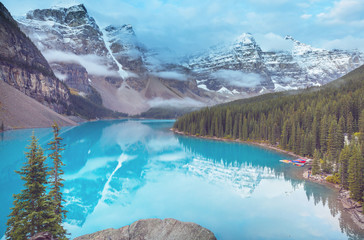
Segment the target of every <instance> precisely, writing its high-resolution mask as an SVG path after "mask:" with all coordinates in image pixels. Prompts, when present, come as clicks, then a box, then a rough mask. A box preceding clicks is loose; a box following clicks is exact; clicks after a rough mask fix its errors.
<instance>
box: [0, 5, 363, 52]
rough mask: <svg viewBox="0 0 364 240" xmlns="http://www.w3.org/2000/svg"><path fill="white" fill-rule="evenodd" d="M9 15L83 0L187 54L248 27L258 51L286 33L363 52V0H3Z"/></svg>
mask: <svg viewBox="0 0 364 240" xmlns="http://www.w3.org/2000/svg"><path fill="white" fill-rule="evenodd" d="M2 2H3V4H4V5H5V7H7V8H8V9H9V11H10V13H11V14H12V15H15V16H20V15H24V14H25V13H26V12H27V11H29V10H32V9H36V8H49V7H51V6H54V5H62V6H67V5H68V6H70V5H71V4H77V3H83V4H84V5H85V6H86V8H87V9H88V11H89V14H90V15H91V16H93V17H94V18H95V19H96V21H97V23H98V24H99V25H100V27H105V26H107V25H109V24H126V23H129V24H132V26H133V28H134V30H135V32H136V34H137V36H138V38H139V39H140V41H141V42H143V43H144V44H145V45H147V46H149V47H167V48H169V49H171V50H174V51H176V52H177V53H191V52H194V51H197V50H200V49H203V48H206V47H208V46H210V45H212V44H217V43H220V42H224V41H232V40H233V39H234V38H235V37H237V36H238V35H240V34H242V33H244V32H250V33H252V34H253V36H254V37H255V38H256V40H257V42H258V44H260V45H261V47H262V48H263V50H272V49H285V48H287V46H288V44H287V41H285V40H283V38H284V36H285V35H291V36H293V37H294V38H295V39H297V40H299V41H301V42H304V43H307V44H310V45H313V46H314V47H321V48H326V49H332V48H340V49H353V48H359V49H360V50H362V51H364V0H337V1H332V0H84V1H82V0H53V1H52V0H3V1H2Z"/></svg>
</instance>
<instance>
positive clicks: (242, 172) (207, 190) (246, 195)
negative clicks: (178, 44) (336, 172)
mask: <svg viewBox="0 0 364 240" xmlns="http://www.w3.org/2000/svg"><path fill="white" fill-rule="evenodd" d="M172 125H173V121H162V120H113V121H97V122H89V123H85V124H82V125H80V126H77V127H66V128H62V131H61V136H62V137H63V138H64V141H63V142H64V143H65V144H66V150H65V151H64V152H63V160H64V162H65V164H66V166H65V167H64V171H65V176H64V178H65V179H66V181H65V187H64V197H65V199H66V201H67V202H66V204H65V206H66V210H68V214H67V221H66V222H65V227H66V228H67V230H68V232H69V233H71V237H72V238H74V237H77V236H79V235H82V234H87V233H92V232H95V231H98V230H102V229H106V228H111V227H112V228H120V227H122V226H124V225H128V224H130V223H132V222H134V221H136V220H139V219H144V218H176V219H179V220H181V221H191V222H195V223H198V224H200V225H202V226H203V227H206V228H208V229H210V230H211V231H212V232H214V233H215V235H216V237H217V238H218V239H223V240H228V239H348V238H354V239H355V238H357V239H360V238H361V237H363V235H362V232H361V231H360V230H358V229H357V228H356V226H355V225H354V224H353V222H352V220H351V219H350V217H349V216H348V215H347V213H346V212H345V211H343V210H342V208H341V206H340V204H339V203H338V201H337V200H336V197H337V195H336V193H335V192H334V191H333V190H331V189H329V188H326V187H324V186H321V185H318V184H314V183H311V182H307V181H304V180H301V179H299V178H297V177H295V176H296V175H297V171H298V168H297V167H294V166H291V165H287V164H284V163H280V162H279V160H280V159H284V158H289V156H287V155H283V154H281V153H277V152H274V151H271V150H266V149H263V148H260V147H257V146H252V145H247V144H238V143H228V142H219V141H211V140H203V139H196V138H190V137H185V136H180V135H175V134H173V133H172V132H171V131H169V128H170V127H171V126H172ZM34 131H35V135H36V136H37V137H38V139H39V142H40V143H41V144H42V146H43V147H44V148H46V147H47V145H46V143H47V142H49V141H50V140H51V138H52V132H51V129H49V128H45V129H35V130H34ZM32 132H33V130H16V131H8V132H5V133H0V192H1V198H0V237H1V236H3V234H4V232H5V229H6V219H7V215H8V214H9V213H10V209H9V208H10V207H11V206H12V201H13V199H12V194H14V193H18V192H19V191H20V190H21V188H22V182H21V180H20V178H19V176H18V175H17V174H15V173H14V170H18V169H20V168H21V166H22V164H23V162H24V152H25V151H26V149H25V147H26V146H27V145H28V143H29V139H30V136H31V134H32Z"/></svg>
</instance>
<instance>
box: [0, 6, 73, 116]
mask: <svg viewBox="0 0 364 240" xmlns="http://www.w3.org/2000/svg"><path fill="white" fill-rule="evenodd" d="M0 81H4V82H6V83H7V84H9V85H11V86H13V87H14V88H16V89H18V90H19V91H21V92H23V93H25V94H26V95H27V96H30V97H32V98H34V99H36V100H37V101H39V102H41V103H42V104H44V105H46V106H49V107H50V108H51V109H53V110H55V111H56V112H58V113H64V112H66V110H67V105H68V104H69V90H68V88H67V87H66V86H65V85H64V84H63V83H62V82H61V81H59V80H58V79H57V78H56V77H55V75H54V73H53V71H52V69H51V67H50V66H49V64H48V62H47V61H46V59H45V58H44V57H43V55H42V54H41V52H40V51H39V50H38V49H37V47H36V46H35V45H34V44H33V42H32V41H31V40H30V39H29V38H28V37H27V36H26V35H25V34H24V33H23V32H22V31H21V30H20V29H19V26H18V24H17V22H16V21H15V20H14V19H13V18H12V16H11V15H10V13H9V12H8V10H7V9H6V8H5V7H4V5H3V4H2V3H0Z"/></svg>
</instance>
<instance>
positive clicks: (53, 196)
mask: <svg viewBox="0 0 364 240" xmlns="http://www.w3.org/2000/svg"><path fill="white" fill-rule="evenodd" d="M52 128H53V135H54V139H53V141H51V142H49V143H48V145H50V150H51V151H52V152H51V153H50V154H49V157H50V158H51V159H52V160H53V167H52V169H51V171H50V173H49V175H50V186H51V190H50V192H49V197H50V200H51V206H52V209H53V211H54V213H55V216H56V219H55V221H53V222H52V229H51V233H52V234H53V236H54V237H56V238H58V239H59V240H61V239H67V238H66V230H65V229H64V228H63V227H62V222H63V220H64V219H65V218H66V212H67V211H66V210H64V209H63V204H62V202H64V199H63V196H62V192H61V188H62V187H63V181H64V179H62V175H63V170H62V167H63V166H64V163H63V162H62V159H61V158H62V156H61V154H60V152H61V151H63V150H64V145H63V144H62V143H61V141H62V140H63V138H61V137H60V136H59V127H58V125H57V123H55V124H54V125H53V126H52Z"/></svg>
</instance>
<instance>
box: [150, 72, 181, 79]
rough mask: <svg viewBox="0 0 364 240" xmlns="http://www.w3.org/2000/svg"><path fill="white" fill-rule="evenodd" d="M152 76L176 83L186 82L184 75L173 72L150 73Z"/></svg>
mask: <svg viewBox="0 0 364 240" xmlns="http://www.w3.org/2000/svg"><path fill="white" fill-rule="evenodd" d="M152 75H153V76H156V77H160V78H167V79H174V80H178V81H187V80H188V77H187V76H186V75H185V74H182V73H179V72H173V71H165V72H152Z"/></svg>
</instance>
